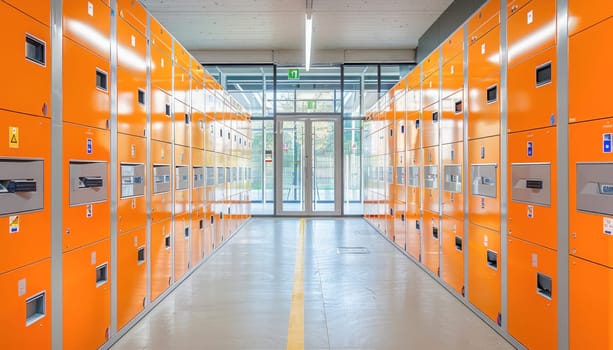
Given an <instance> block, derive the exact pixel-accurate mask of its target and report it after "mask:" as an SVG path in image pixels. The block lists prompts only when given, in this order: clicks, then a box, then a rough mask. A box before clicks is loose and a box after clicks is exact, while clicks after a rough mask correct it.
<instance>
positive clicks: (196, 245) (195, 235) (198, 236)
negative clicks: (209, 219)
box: [191, 208, 206, 266]
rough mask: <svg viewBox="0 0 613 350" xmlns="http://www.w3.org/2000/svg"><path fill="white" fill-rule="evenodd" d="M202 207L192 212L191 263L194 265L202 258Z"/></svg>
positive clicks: (203, 223) (203, 220)
mask: <svg viewBox="0 0 613 350" xmlns="http://www.w3.org/2000/svg"><path fill="white" fill-rule="evenodd" d="M205 226H206V225H205V219H204V208H198V209H197V210H194V211H193V212H192V228H193V229H192V237H191V243H192V246H191V248H192V251H191V265H192V266H196V265H197V264H198V263H199V262H200V260H202V258H204V231H205Z"/></svg>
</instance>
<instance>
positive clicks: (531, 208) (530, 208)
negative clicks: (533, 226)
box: [528, 205, 534, 219]
mask: <svg viewBox="0 0 613 350" xmlns="http://www.w3.org/2000/svg"><path fill="white" fill-rule="evenodd" d="M528 217H529V218H530V219H534V206H532V205H529V206H528Z"/></svg>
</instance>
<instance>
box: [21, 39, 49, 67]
mask: <svg viewBox="0 0 613 350" xmlns="http://www.w3.org/2000/svg"><path fill="white" fill-rule="evenodd" d="M46 56H47V55H46V54H45V42H44V41H42V40H40V39H38V38H35V37H34V36H32V35H30V34H26V59H27V60H28V61H31V62H34V63H36V64H39V65H41V66H44V65H45V64H46Z"/></svg>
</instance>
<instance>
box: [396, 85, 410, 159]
mask: <svg viewBox="0 0 613 350" xmlns="http://www.w3.org/2000/svg"><path fill="white" fill-rule="evenodd" d="M404 97H405V96H403V97H401V99H402V101H404ZM405 109H406V107H404V102H402V103H398V104H396V116H395V117H394V133H395V139H396V145H395V149H396V152H404V151H405V150H406V139H407V138H406V135H407V130H406V122H407V121H406V110H405Z"/></svg>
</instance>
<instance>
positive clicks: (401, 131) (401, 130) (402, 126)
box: [400, 125, 404, 134]
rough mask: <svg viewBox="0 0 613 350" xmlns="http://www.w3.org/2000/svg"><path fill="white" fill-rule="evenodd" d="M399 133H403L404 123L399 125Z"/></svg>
mask: <svg viewBox="0 0 613 350" xmlns="http://www.w3.org/2000/svg"><path fill="white" fill-rule="evenodd" d="M400 133H402V134H404V125H401V126H400Z"/></svg>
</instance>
